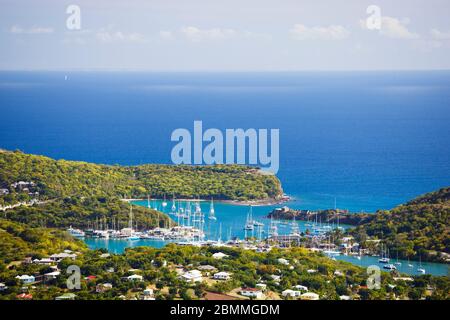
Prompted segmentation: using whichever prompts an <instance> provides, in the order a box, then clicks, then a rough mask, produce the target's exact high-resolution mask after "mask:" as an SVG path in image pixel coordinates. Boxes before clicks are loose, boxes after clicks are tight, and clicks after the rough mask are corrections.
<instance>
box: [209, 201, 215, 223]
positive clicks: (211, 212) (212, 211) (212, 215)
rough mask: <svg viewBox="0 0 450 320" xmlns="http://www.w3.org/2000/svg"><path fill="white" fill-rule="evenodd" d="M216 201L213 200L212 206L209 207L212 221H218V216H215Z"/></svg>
mask: <svg viewBox="0 0 450 320" xmlns="http://www.w3.org/2000/svg"><path fill="white" fill-rule="evenodd" d="M214 213H215V211H214V200H213V199H212V198H211V204H210V205H209V216H208V218H209V219H210V220H217V218H216V216H215V215H214Z"/></svg>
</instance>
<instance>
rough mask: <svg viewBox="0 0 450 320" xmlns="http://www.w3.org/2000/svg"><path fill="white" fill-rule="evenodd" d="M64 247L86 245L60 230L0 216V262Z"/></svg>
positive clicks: (71, 248) (4, 262)
mask: <svg viewBox="0 0 450 320" xmlns="http://www.w3.org/2000/svg"><path fill="white" fill-rule="evenodd" d="M66 249H70V250H73V251H80V250H81V251H84V250H86V245H85V244H84V243H83V242H82V241H80V240H76V239H74V238H73V237H72V236H70V235H69V234H68V233H67V232H65V231H62V230H58V229H49V228H33V227H30V226H28V225H26V224H22V223H17V222H13V221H9V220H5V219H1V218H0V264H8V263H10V262H11V261H18V260H22V259H23V258H25V257H27V256H31V257H43V256H46V255H50V254H53V253H57V252H61V251H63V250H66Z"/></svg>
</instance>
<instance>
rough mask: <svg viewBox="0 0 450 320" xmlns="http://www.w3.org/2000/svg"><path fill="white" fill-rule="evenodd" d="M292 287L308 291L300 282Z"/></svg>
mask: <svg viewBox="0 0 450 320" xmlns="http://www.w3.org/2000/svg"><path fill="white" fill-rule="evenodd" d="M294 289H297V290H300V291H308V287H306V286H302V285H300V284H298V285H296V286H294Z"/></svg>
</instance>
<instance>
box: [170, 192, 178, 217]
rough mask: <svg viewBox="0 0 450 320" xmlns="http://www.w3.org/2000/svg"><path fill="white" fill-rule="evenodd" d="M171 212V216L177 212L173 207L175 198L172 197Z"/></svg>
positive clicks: (174, 206)
mask: <svg viewBox="0 0 450 320" xmlns="http://www.w3.org/2000/svg"><path fill="white" fill-rule="evenodd" d="M171 210H172V211H171V212H170V213H172V214H175V212H176V211H177V206H176V205H175V196H173V198H172V208H171Z"/></svg>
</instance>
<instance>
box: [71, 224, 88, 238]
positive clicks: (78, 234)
mask: <svg viewBox="0 0 450 320" xmlns="http://www.w3.org/2000/svg"><path fill="white" fill-rule="evenodd" d="M67 231H68V232H69V233H70V235H71V236H74V237H77V238H82V237H84V236H85V233H84V232H83V231H82V230H80V229H74V228H72V226H70V227H69V229H67Z"/></svg>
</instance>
